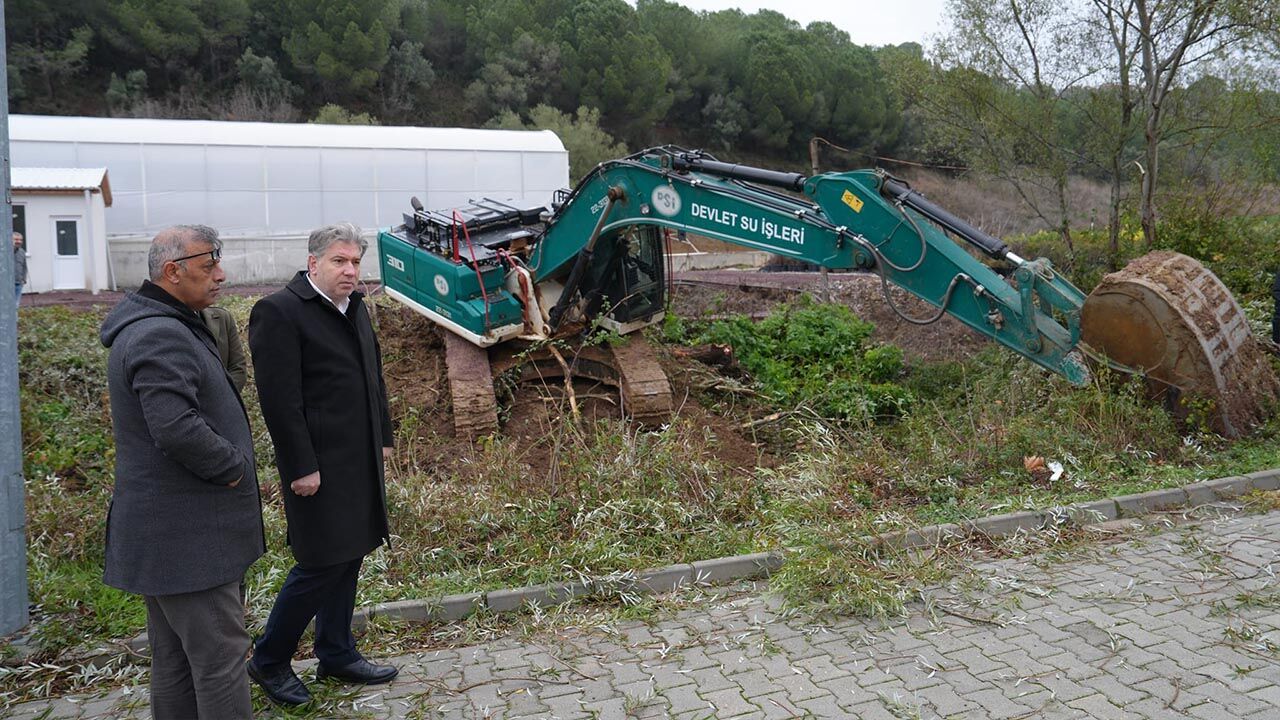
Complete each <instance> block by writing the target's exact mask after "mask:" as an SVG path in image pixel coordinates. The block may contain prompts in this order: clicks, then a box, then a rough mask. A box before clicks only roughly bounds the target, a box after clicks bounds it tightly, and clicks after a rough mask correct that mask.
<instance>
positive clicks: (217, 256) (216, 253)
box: [170, 249, 222, 263]
mask: <svg viewBox="0 0 1280 720" xmlns="http://www.w3.org/2000/svg"><path fill="white" fill-rule="evenodd" d="M205 255H208V256H209V259H210V260H213V261H214V262H218V261H219V260H221V259H222V250H221V249H214V250H205V251H204V252H198V253H196V254H195V255H188V256H186V257H180V258H178V259H177V260H170V262H176V263H180V262H182V261H183V260H193V259H195V258H198V257H204V256H205Z"/></svg>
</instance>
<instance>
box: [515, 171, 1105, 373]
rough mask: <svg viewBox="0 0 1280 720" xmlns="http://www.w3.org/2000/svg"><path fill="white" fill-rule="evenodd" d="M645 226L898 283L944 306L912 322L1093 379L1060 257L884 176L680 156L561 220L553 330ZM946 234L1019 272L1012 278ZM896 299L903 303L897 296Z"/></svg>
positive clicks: (576, 201) (568, 210) (543, 270)
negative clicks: (809, 172)
mask: <svg viewBox="0 0 1280 720" xmlns="http://www.w3.org/2000/svg"><path fill="white" fill-rule="evenodd" d="M775 188H776V189H775ZM783 190H786V191H791V192H792V193H795V194H786V193H784V192H781V191H783ZM637 227H661V228H671V229H675V230H682V231H685V232H689V233H696V234H698V235H703V236H706V237H712V238H716V239H719V240H723V241H726V242H729V243H733V244H736V245H741V246H744V247H749V248H753V249H757V250H764V251H767V252H770V253H774V254H777V255H782V256H786V257H790V258H795V259H797V260H803V261H807V262H810V263H813V264H815V265H819V266H822V267H827V268H832V269H863V270H870V271H874V272H876V273H877V274H878V275H879V276H880V277H881V278H882V279H883V281H884V282H885V283H886V285H887V284H889V283H892V284H894V285H897V286H899V287H901V288H903V289H905V290H907V291H908V292H910V293H912V294H913V295H916V296H917V297H919V298H921V299H923V300H925V301H926V302H928V303H929V304H931V305H932V306H934V308H937V310H936V312H934V313H930V314H929V316H928V317H911V316H909V315H908V314H906V313H904V312H901V311H899V314H900V315H901V316H902V317H903V318H904V319H906V320H908V321H909V322H916V323H920V324H924V323H928V322H932V321H933V320H936V319H937V318H938V317H939V316H940V315H941V314H942V313H944V312H946V313H949V314H951V315H952V316H954V317H955V318H957V319H958V320H960V321H961V322H963V323H964V324H966V325H968V326H969V327H971V328H973V329H974V330H976V331H978V332H980V333H982V334H984V335H987V336H989V337H991V338H992V339H994V340H996V341H997V342H999V343H1001V344H1003V345H1005V346H1006V347H1009V348H1010V349H1012V350H1014V351H1015V352H1017V353H1019V354H1021V355H1024V356H1026V357H1027V358H1029V359H1030V360H1032V361H1033V362H1035V363H1037V364H1039V365H1042V366H1043V367H1046V368H1048V369H1050V370H1053V371H1054V372H1057V373H1060V374H1062V375H1064V376H1065V377H1067V379H1069V380H1070V381H1072V382H1074V383H1077V384H1082V383H1084V382H1087V380H1088V377H1089V372H1088V367H1087V366H1086V365H1085V363H1084V362H1083V359H1082V357H1081V355H1080V353H1079V352H1078V351H1077V348H1078V347H1079V344H1080V309H1081V306H1082V305H1083V303H1084V294H1083V293H1081V292H1080V290H1079V289H1077V288H1076V287H1075V286H1074V285H1072V284H1071V283H1070V282H1069V281H1068V280H1067V279H1066V278H1064V277H1063V276H1061V275H1060V274H1058V273H1057V272H1056V271H1055V270H1054V269H1053V267H1052V265H1051V264H1050V263H1049V261H1048V260H1044V259H1039V260H1030V261H1029V260H1024V259H1022V258H1020V257H1018V256H1017V255H1015V254H1014V253H1012V252H1010V251H1009V250H1008V248H1007V246H1005V244H1004V243H1003V242H1001V241H1000V240H998V239H996V238H993V237H991V236H989V235H986V234H984V233H982V232H981V231H979V230H977V229H975V228H973V227H971V226H969V225H968V224H966V223H964V222H963V221H962V220H960V219H959V218H956V217H954V216H952V215H950V214H949V213H947V212H946V211H945V210H942V209H941V208H939V207H937V206H936V205H934V204H932V203H931V202H929V201H928V200H927V199H925V198H924V197H923V196H921V195H920V194H919V193H916V192H915V191H913V190H912V189H911V188H910V187H909V186H908V185H907V184H906V183H904V182H902V181H900V180H897V179H895V178H893V177H891V176H889V175H887V174H885V173H882V172H875V171H857V172H847V173H827V174H823V175H816V176H813V177H805V176H803V175H800V174H798V173H783V172H775V171H771V170H763V169H760V168H752V167H745V166H741V165H730V164H728V163H721V162H718V161H715V160H714V159H711V158H709V157H708V156H706V155H705V154H702V153H698V152H691V151H686V150H681V149H678V148H655V149H651V150H647V151H644V152H642V153H638V154H636V155H633V156H630V157H628V158H625V159H621V160H615V161H610V162H606V163H603V164H601V165H600V166H599V167H597V168H596V170H595V171H593V172H592V173H591V174H590V175H589V176H588V177H587V178H586V179H585V180H584V181H583V182H582V183H581V184H580V185H579V186H578V187H577V188H576V189H575V191H574V192H573V194H572V195H570V196H569V197H568V198H566V199H565V201H564V202H562V203H560V204H559V205H558V207H557V209H556V211H555V213H554V214H553V215H552V216H551V217H550V218H549V222H548V226H547V230H546V235H545V237H544V238H543V241H542V242H541V243H539V245H538V247H537V249H536V250H535V253H534V256H533V257H534V260H533V263H532V264H533V265H534V266H536V267H537V268H539V270H538V276H539V277H538V279H539V280H545V279H551V278H555V277H557V276H559V275H562V274H563V273H564V272H565V269H566V268H569V273H570V275H569V279H568V281H567V282H566V283H565V286H564V291H563V292H562V293H561V294H560V296H559V301H558V303H557V305H556V306H555V307H554V308H552V312H551V313H550V321H551V325H552V326H553V329H554V326H555V325H557V324H558V323H559V321H560V319H561V317H563V315H564V313H565V312H567V310H568V309H569V308H570V307H571V306H572V305H573V303H574V302H575V301H577V300H579V299H586V298H590V297H591V296H592V293H593V291H595V290H596V289H597V288H599V287H600V286H601V285H602V284H603V283H604V282H605V281H606V278H607V277H608V272H607V269H606V268H607V267H609V266H610V264H611V263H613V262H614V261H615V259H616V253H611V252H610V248H611V247H612V248H616V247H617V245H618V243H619V242H620V241H622V240H623V239H625V238H627V237H628V235H627V233H628V232H629V231H632V230H633V229H634V228H637ZM939 227H945V228H947V229H948V230H950V231H951V232H952V233H953V234H954V235H955V236H956V237H958V238H961V239H962V240H964V241H966V242H967V243H968V244H969V246H970V247H972V248H974V249H975V250H977V251H980V252H982V253H984V254H986V255H988V256H990V257H992V258H993V259H996V260H999V261H1003V262H1006V263H1008V264H1009V265H1010V266H1011V267H1012V273H1013V278H1014V282H1012V283H1011V282H1009V281H1008V280H1006V279H1005V278H1004V277H1002V276H1001V275H1000V274H998V273H997V272H995V271H994V270H993V269H991V268H990V267H988V266H987V265H986V264H984V263H983V262H981V261H980V260H978V259H977V258H976V257H974V255H973V254H971V253H970V252H969V251H967V250H966V249H965V248H964V247H962V246H961V245H959V244H957V242H956V241H954V240H952V239H951V237H948V235H947V234H946V233H945V232H944V231H943V230H941V229H939ZM583 238H585V239H586V242H585V243H584V242H583ZM575 275H576V276H577V277H575ZM584 280H586V282H583V281H584ZM886 299H887V300H888V301H889V302H892V300H891V299H890V296H889V294H888V293H887V287H886ZM895 309H896V308H895Z"/></svg>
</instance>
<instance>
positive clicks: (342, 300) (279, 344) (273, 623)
mask: <svg viewBox="0 0 1280 720" xmlns="http://www.w3.org/2000/svg"><path fill="white" fill-rule="evenodd" d="M367 246H368V243H367V242H366V241H365V240H364V239H363V238H361V237H360V229H359V228H358V227H356V226H355V225H352V224H350V223H340V224H337V225H330V226H327V227H322V228H320V229H318V230H315V231H314V232H312V233H311V237H310V239H309V241H308V243H307V253H308V256H307V269H306V270H302V271H299V272H298V274H297V275H295V276H294V278H293V279H292V280H291V281H290V282H289V284H288V285H287V286H286V287H285V288H284V289H282V290H279V291H277V292H275V293H273V294H271V295H268V296H267V297H265V298H263V299H262V300H260V301H258V303H257V304H256V305H254V307H253V310H252V312H251V313H250V315H249V351H250V353H251V355H252V358H253V369H254V376H255V384H256V385H257V388H258V397H259V399H260V400H261V403H262V416H263V418H264V419H265V420H266V423H267V430H269V431H270V433H271V441H272V443H273V444H274V445H275V450H276V466H277V468H279V470H280V481H281V485H282V486H283V487H282V490H283V496H284V509H285V516H286V519H287V521H288V542H289V546H290V548H291V549H292V551H293V556H294V559H295V560H296V561H297V564H296V565H295V566H294V567H293V569H291V570H290V571H289V575H288V577H287V578H286V579H285V581H284V586H283V587H282V588H281V589H280V594H279V595H278V596H277V597H276V601H275V605H274V607H272V609H271V615H270V617H269V618H268V619H267V624H266V627H265V629H264V630H263V633H262V636H261V637H260V638H259V639H258V641H257V642H256V643H255V644H254V652H253V658H252V659H251V660H250V661H249V662H248V664H247V665H246V669H247V671H248V673H249V677H250V678H252V679H253V680H254V681H255V682H257V683H258V684H259V685H260V686H262V688H263V690H265V691H266V693H267V695H268V697H270V698H271V699H272V700H273V701H275V702H277V703H281V704H286V705H298V704H302V703H305V702H307V701H308V700H310V697H311V696H310V692H309V691H308V690H307V688H306V686H305V685H304V684H303V683H302V681H301V680H299V679H298V676H297V675H296V674H294V672H293V667H292V665H291V664H290V660H291V659H292V657H293V654H294V652H295V651H296V650H297V647H298V642H299V640H300V639H301V638H302V634H303V631H304V630H306V628H307V624H308V623H309V622H310V621H311V619H312V618H315V653H316V657H317V658H318V659H319V664H318V666H317V668H316V677H317V679H323V678H327V677H332V678H336V679H338V680H342V681H346V682H353V683H364V684H377V683H384V682H389V681H390V680H391V679H392V678H394V677H395V676H396V674H397V672H398V670H397V668H395V667H394V666H391V665H375V664H373V663H370V662H369V661H367V660H365V659H364V657H362V656H361V655H360V652H359V651H358V650H356V643H355V637H354V636H353V635H352V634H351V616H352V613H353V612H354V610H355V597H356V580H357V579H358V578H359V575H360V565H361V563H362V562H363V560H364V557H365V556H366V555H368V554H369V553H370V552H372V551H373V550H374V549H376V548H377V547H378V546H379V545H381V544H382V543H383V542H384V541H386V542H390V531H389V529H388V523H387V501H386V488H385V486H384V482H383V462H384V460H385V458H386V456H387V455H388V454H389V453H390V451H391V445H392V428H391V417H390V413H389V411H388V407H387V391H386V387H385V385H384V383H383V378H382V358H381V350H380V348H379V347H378V341H377V338H376V337H375V336H374V333H373V325H372V324H371V323H370V321H369V313H368V311H367V310H366V309H365V306H364V302H363V295H362V294H361V293H359V292H357V291H356V289H355V287H356V282H357V281H359V279H360V260H361V258H362V257H363V256H364V252H365V249H366V248H367Z"/></svg>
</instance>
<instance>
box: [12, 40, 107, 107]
mask: <svg viewBox="0 0 1280 720" xmlns="http://www.w3.org/2000/svg"><path fill="white" fill-rule="evenodd" d="M93 38H94V32H93V29H92V28H90V27H88V26H87V25H81V26H79V27H76V28H75V29H73V30H71V31H70V36H69V37H68V38H67V39H66V41H65V42H64V43H63V44H62V45H61V46H60V47H59V46H58V45H57V44H51V45H48V46H46V45H43V44H39V43H29V42H23V41H22V40H23V39H25V38H22V37H19V38H15V37H13V36H9V42H10V43H11V45H10V50H9V58H8V59H9V94H10V96H11V97H12V98H14V99H15V100H20V99H24V98H28V97H35V96H38V97H41V98H42V100H43V101H45V102H49V103H57V102H58V100H59V97H60V96H61V94H62V93H61V92H60V90H61V89H62V84H63V83H66V82H69V81H71V80H73V79H75V78H76V77H78V76H80V75H82V74H83V73H84V71H85V69H86V61H87V59H88V57H89V49H90V47H91V45H92V42H93Z"/></svg>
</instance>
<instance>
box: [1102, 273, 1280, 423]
mask: <svg viewBox="0 0 1280 720" xmlns="http://www.w3.org/2000/svg"><path fill="white" fill-rule="evenodd" d="M1081 337H1082V340H1083V341H1084V342H1085V343H1086V344H1087V345H1088V346H1090V347H1091V348H1093V349H1094V350H1098V351H1101V352H1102V353H1104V354H1105V355H1106V356H1107V358H1109V359H1110V360H1113V361H1115V362H1118V363H1121V364H1123V365H1127V366H1128V367H1130V368H1133V369H1136V370H1139V371H1141V372H1143V374H1144V375H1146V377H1147V378H1148V385H1149V388H1150V389H1151V390H1152V392H1153V393H1154V394H1157V395H1160V396H1162V398H1163V400H1164V401H1165V403H1166V406H1167V407H1169V408H1170V409H1171V410H1172V411H1173V412H1174V414H1175V416H1178V417H1180V418H1186V417H1188V416H1190V415H1192V414H1193V413H1194V414H1195V415H1196V416H1197V417H1198V418H1200V419H1201V420H1202V421H1204V422H1207V423H1208V424H1209V426H1210V427H1211V428H1212V429H1213V430H1214V431H1216V432H1218V433H1219V434H1221V435H1223V436H1225V437H1239V436H1240V435H1242V434H1244V433H1246V432H1248V431H1249V430H1251V429H1253V428H1254V427H1255V426H1257V425H1258V424H1259V423H1261V422H1262V421H1263V420H1265V419H1266V415H1267V413H1269V412H1271V410H1272V408H1273V406H1274V405H1275V403H1276V400H1277V397H1278V396H1280V382H1278V381H1277V379H1276V376H1275V373H1274V372H1273V371H1272V368H1271V364H1270V361H1269V360H1268V358H1267V357H1266V353H1265V351H1264V350H1263V349H1262V347H1261V346H1260V344H1259V343H1258V341H1257V340H1256V339H1255V338H1254V337H1253V334H1252V333H1251V332H1250V330H1249V323H1248V320H1247V319H1246V318H1245V315H1244V312H1243V311H1242V310H1241V309H1240V305H1239V304H1238V303H1237V302H1236V301H1235V298H1233V297H1232V296H1231V293H1230V291H1228V290H1227V288H1226V286H1224V285H1223V284H1222V281H1221V280H1219V279H1218V278H1217V276H1216V275H1214V274H1213V273H1212V272H1210V271H1209V270H1208V269H1206V268H1205V267H1204V266H1203V265H1201V264H1200V263H1199V262H1197V261H1196V260H1194V259H1192V258H1189V257H1187V256H1186V255H1182V254H1179V253H1175V252H1169V251H1163V250H1162V251H1157V252H1153V253H1149V254H1147V255H1144V256H1142V257H1140V258H1138V259H1136V260H1134V261H1133V262H1131V263H1129V264H1128V265H1127V266H1125V267H1124V269H1122V270H1120V271H1119V272H1114V273H1111V274H1110V275H1107V276H1106V277H1104V278H1103V279H1102V282H1101V283H1099V284H1098V286H1097V287H1096V288H1095V289H1094V291H1093V292H1092V293H1090V294H1089V297H1088V298H1087V299H1086V300H1085V303H1084V307H1083V309H1082V310H1081Z"/></svg>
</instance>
